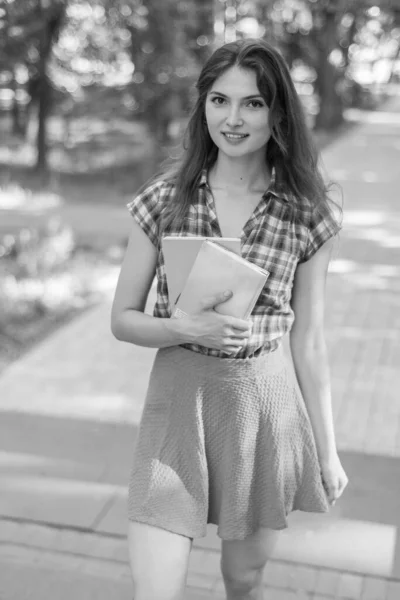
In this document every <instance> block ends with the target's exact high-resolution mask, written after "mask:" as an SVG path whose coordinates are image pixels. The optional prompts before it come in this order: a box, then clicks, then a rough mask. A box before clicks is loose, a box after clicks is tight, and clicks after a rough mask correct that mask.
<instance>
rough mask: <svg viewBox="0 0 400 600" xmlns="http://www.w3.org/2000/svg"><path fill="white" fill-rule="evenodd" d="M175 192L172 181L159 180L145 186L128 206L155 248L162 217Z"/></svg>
mask: <svg viewBox="0 0 400 600" xmlns="http://www.w3.org/2000/svg"><path fill="white" fill-rule="evenodd" d="M174 191H175V186H174V184H173V183H172V182H171V181H168V180H164V179H157V180H156V181H153V182H151V183H148V184H145V185H144V186H143V187H142V188H141V189H140V190H139V191H138V192H137V193H136V194H135V196H134V197H133V198H132V199H131V200H130V201H129V202H128V203H127V205H126V206H127V208H128V211H129V212H130V214H131V216H132V217H133V218H134V220H135V221H136V223H137V224H138V225H139V226H140V227H141V228H142V229H143V231H144V232H145V233H146V235H147V236H148V237H149V238H150V240H151V241H152V243H153V244H154V245H155V246H157V244H158V240H159V233H160V227H159V226H160V215H161V213H162V211H163V208H164V207H165V206H167V205H168V201H169V199H170V198H171V195H172V194H174Z"/></svg>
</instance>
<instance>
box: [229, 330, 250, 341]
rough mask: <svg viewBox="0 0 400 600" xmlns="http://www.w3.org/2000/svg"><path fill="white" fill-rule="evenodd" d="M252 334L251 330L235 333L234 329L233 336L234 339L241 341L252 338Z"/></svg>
mask: <svg viewBox="0 0 400 600" xmlns="http://www.w3.org/2000/svg"><path fill="white" fill-rule="evenodd" d="M250 333H251V332H250V331H249V330H247V331H238V330H236V331H235V330H234V329H233V330H232V333H231V335H232V338H237V339H239V340H245V339H247V338H248V337H250Z"/></svg>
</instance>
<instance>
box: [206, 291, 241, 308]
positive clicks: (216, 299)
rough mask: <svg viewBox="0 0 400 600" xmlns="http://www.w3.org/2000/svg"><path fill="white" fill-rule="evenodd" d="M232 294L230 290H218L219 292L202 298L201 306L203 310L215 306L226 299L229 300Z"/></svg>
mask: <svg viewBox="0 0 400 600" xmlns="http://www.w3.org/2000/svg"><path fill="white" fill-rule="evenodd" d="M232 294H233V292H232V290H225V291H224V292H220V293H219V294H213V295H212V296H207V297H206V298H203V300H202V301H201V306H202V308H203V310H207V309H210V308H214V306H217V305H218V304H221V303H222V302H226V301H227V300H229V298H230V297H231V296H232Z"/></svg>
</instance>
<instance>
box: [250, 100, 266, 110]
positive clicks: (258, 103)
mask: <svg viewBox="0 0 400 600" xmlns="http://www.w3.org/2000/svg"><path fill="white" fill-rule="evenodd" d="M249 104H256V105H257V106H256V108H259V107H262V106H264V104H263V103H262V102H260V101H259V100H251V101H250V102H249Z"/></svg>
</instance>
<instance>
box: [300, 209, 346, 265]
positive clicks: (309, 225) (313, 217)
mask: <svg viewBox="0 0 400 600" xmlns="http://www.w3.org/2000/svg"><path fill="white" fill-rule="evenodd" d="M300 211H301V227H302V228H303V233H304V241H305V247H304V251H303V255H302V259H301V262H305V261H307V260H309V259H310V258H311V257H312V256H313V255H314V254H315V253H316V251H317V250H318V249H319V248H320V247H321V246H323V245H324V244H325V242H327V241H328V240H329V239H330V238H332V237H334V236H336V235H337V234H338V233H339V231H340V230H341V227H342V225H341V211H340V209H339V208H338V207H337V206H336V205H335V204H334V202H332V201H330V200H329V199H324V200H321V201H320V202H311V201H310V200H307V199H305V200H303V201H302V203H301V209H300Z"/></svg>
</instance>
